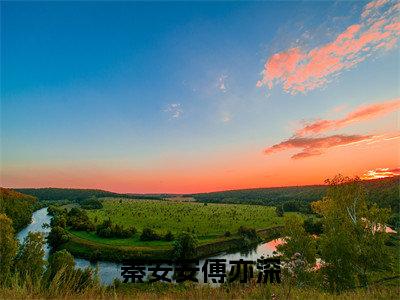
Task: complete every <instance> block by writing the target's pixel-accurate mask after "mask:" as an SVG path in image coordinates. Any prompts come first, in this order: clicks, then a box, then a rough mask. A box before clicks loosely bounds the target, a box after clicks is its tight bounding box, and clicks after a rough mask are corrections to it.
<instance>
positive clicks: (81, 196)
mask: <svg viewBox="0 0 400 300" xmlns="http://www.w3.org/2000/svg"><path fill="white" fill-rule="evenodd" d="M15 190H16V191H18V192H20V193H24V194H27V195H31V196H34V197H37V198H38V199H39V200H40V201H60V200H69V201H71V202H77V203H80V202H82V201H86V200H87V199H90V198H102V197H119V198H130V199H149V200H161V199H163V198H164V197H163V196H162V195H160V196H158V195H134V194H118V193H113V192H108V191H103V190H95V189H66V188H65V189H64V188H38V189H30V188H24V189H15Z"/></svg>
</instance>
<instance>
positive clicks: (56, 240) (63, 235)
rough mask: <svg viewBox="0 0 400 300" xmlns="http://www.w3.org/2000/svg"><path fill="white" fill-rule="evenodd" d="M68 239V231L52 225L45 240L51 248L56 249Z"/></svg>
mask: <svg viewBox="0 0 400 300" xmlns="http://www.w3.org/2000/svg"><path fill="white" fill-rule="evenodd" d="M69 239H70V237H69V235H68V232H67V231H66V230H64V228H62V227H60V226H53V227H52V228H51V231H50V232H49V235H48V236H47V242H48V243H49V245H50V246H51V247H52V248H53V249H58V248H59V247H60V246H61V245H62V244H64V243H66V242H68V241H69Z"/></svg>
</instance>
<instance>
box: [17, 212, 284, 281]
mask: <svg viewBox="0 0 400 300" xmlns="http://www.w3.org/2000/svg"><path fill="white" fill-rule="evenodd" d="M50 219H51V216H50V215H48V213H47V208H42V209H40V210H37V211H36V212H34V213H33V216H32V222H31V224H29V225H28V226H27V227H26V228H24V229H23V230H21V231H20V232H19V233H18V234H17V238H18V240H19V241H20V243H22V242H23V240H24V239H25V237H26V236H27V235H28V233H29V232H43V233H44V234H45V235H47V234H48V233H49V231H50V228H46V227H45V228H43V225H44V224H50ZM281 243H282V240H281V239H277V240H273V241H270V242H267V243H262V244H260V245H258V246H257V247H256V248H255V249H254V250H252V251H249V252H246V253H241V252H236V253H221V254H218V255H213V256H210V257H208V258H204V259H201V260H199V262H200V264H199V267H200V268H201V266H203V264H204V261H205V259H210V258H220V259H226V260H227V262H228V261H230V260H238V259H241V258H242V259H246V260H257V259H258V258H260V257H261V256H264V257H268V256H272V255H273V252H274V251H276V246H277V245H279V244H281ZM44 250H45V258H46V259H47V258H48V256H49V252H50V248H49V246H48V245H47V244H46V245H45V247H44ZM75 264H76V267H77V268H86V267H96V266H97V268H98V274H99V277H100V280H101V282H102V283H103V284H111V283H112V282H113V280H114V279H116V278H118V279H122V277H121V266H122V264H119V263H113V262H106V261H98V262H96V263H91V262H89V261H88V260H86V259H82V258H75ZM149 266H151V265H146V267H149ZM169 277H170V276H169ZM197 279H198V280H199V282H203V272H198V273H197Z"/></svg>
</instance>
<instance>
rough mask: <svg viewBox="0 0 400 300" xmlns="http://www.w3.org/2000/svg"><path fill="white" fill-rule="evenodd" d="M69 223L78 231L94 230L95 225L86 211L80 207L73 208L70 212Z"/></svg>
mask: <svg viewBox="0 0 400 300" xmlns="http://www.w3.org/2000/svg"><path fill="white" fill-rule="evenodd" d="M67 225H68V226H71V228H72V229H73V230H77V231H94V230H95V225H94V224H93V222H92V221H91V220H90V218H89V216H88V215H87V213H86V211H84V210H82V209H79V208H76V207H74V208H72V209H71V210H70V211H69V212H68V219H67Z"/></svg>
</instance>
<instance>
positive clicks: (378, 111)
mask: <svg viewBox="0 0 400 300" xmlns="http://www.w3.org/2000/svg"><path fill="white" fill-rule="evenodd" d="M398 109H400V98H397V99H393V100H390V101H385V102H381V103H373V104H370V105H364V106H360V107H358V108H357V109H355V110H354V111H352V112H350V113H349V114H348V115H347V116H345V117H344V118H341V119H337V120H317V121H314V122H312V123H308V124H306V125H305V126H304V127H303V128H301V129H299V130H298V131H297V132H296V135H297V136H304V135H306V134H315V133H320V132H323V131H327V130H332V129H338V128H341V127H344V126H348V125H350V124H352V123H356V122H360V121H364V120H368V119H372V118H376V117H379V116H383V115H385V114H387V113H390V112H392V111H395V110H398Z"/></svg>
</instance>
